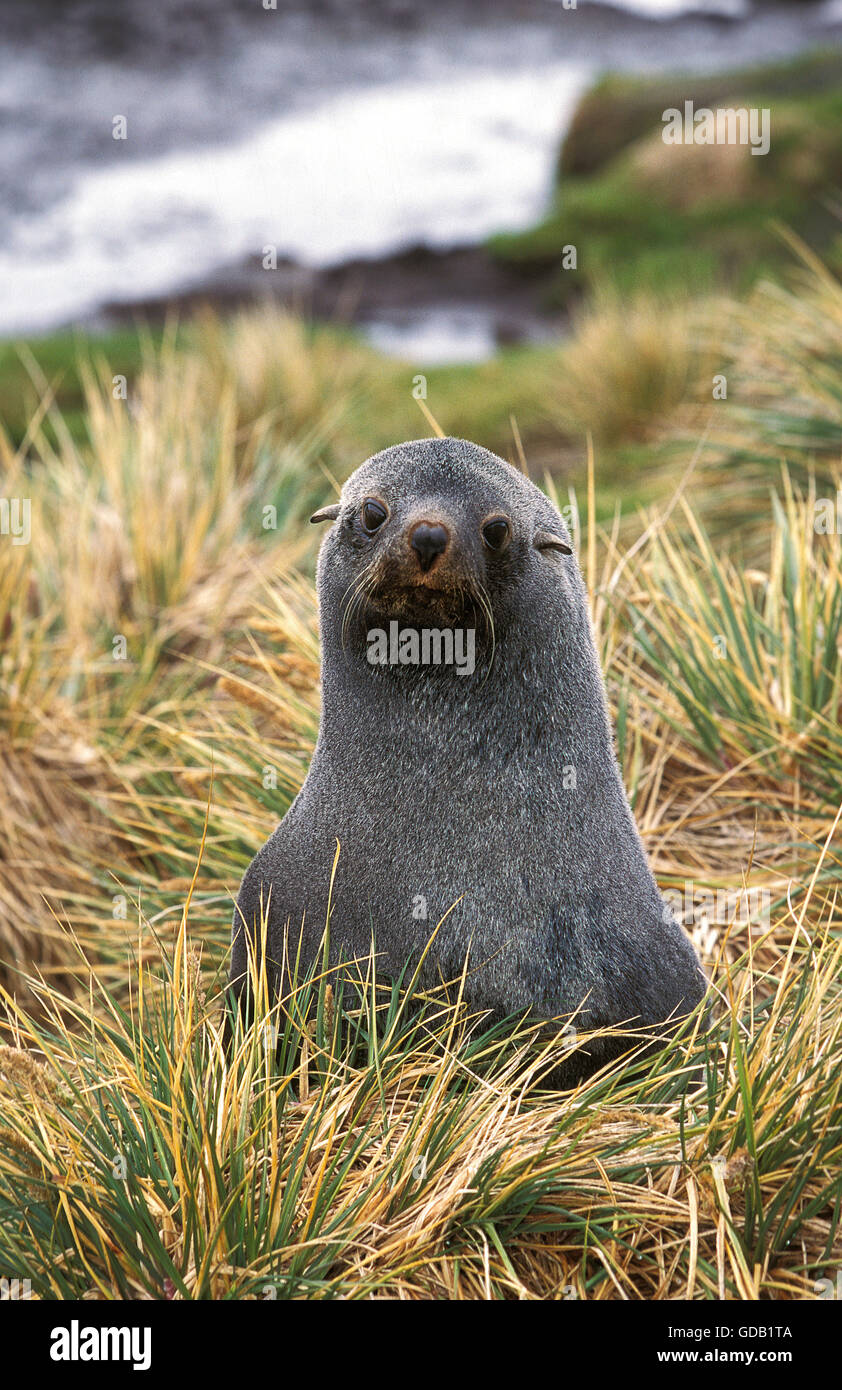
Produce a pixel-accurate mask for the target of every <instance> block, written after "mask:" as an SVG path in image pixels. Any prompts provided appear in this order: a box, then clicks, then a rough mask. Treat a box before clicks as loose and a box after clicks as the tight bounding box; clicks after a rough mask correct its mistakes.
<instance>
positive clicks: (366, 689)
mask: <svg viewBox="0 0 842 1390" xmlns="http://www.w3.org/2000/svg"><path fill="white" fill-rule="evenodd" d="M313 520H314V521H323V522H327V523H330V529H329V531H328V532H327V534H326V536H325V539H324V541H323V543H322V547H321V550H320V553H319V563H318V594H319V625H320V636H321V646H322V690H323V705H322V717H321V724H320V728H319V737H318V741H317V744H316V749H315V752H314V755H313V760H312V762H311V765H310V770H309V772H308V774H307V778H306V780H305V782H304V785H303V786H302V788H301V791H300V792H299V794H298V796H297V797H296V799H295V801H294V802H293V804H292V806H291V807H290V809H289V811H288V812H287V814H286V816H285V817H284V819H283V820H282V822H281V824H280V825H279V826H278V828H277V830H276V831H275V832H274V834H273V835H272V836H271V838H270V839H269V840H268V841H267V842H266V844H265V845H264V846H263V848H262V849H261V850H260V851H259V853H258V854H257V855H256V856H255V858H254V860H253V861H252V863H251V865H250V866H249V869H248V870H247V872H246V875H245V877H244V879H243V883H242V886H241V888H240V894H239V898H238V902H237V909H236V912H235V914H234V927H233V955H232V984H233V986H234V988H235V990H236V991H237V992H238V993H240V994H241V995H243V996H245V995H247V990H248V950H249V943H251V950H252V951H254V950H255V949H256V948H257V943H258V942H259V940H260V924H261V912H262V913H263V916H264V917H265V919H266V943H267V944H266V950H267V956H268V957H269V959H270V961H271V963H272V964H273V967H274V968H275V969H276V970H277V971H278V972H279V976H278V978H279V979H280V980H281V981H283V962H284V960H285V959H288V958H289V957H290V956H292V957H293V958H294V957H295V955H296V952H297V951H298V949H299V942H300V957H299V959H300V962H301V963H302V964H303V965H305V966H306V965H308V964H309V963H311V962H312V961H314V960H316V959H318V960H320V959H321V950H322V941H323V932H324V927H325V921H326V917H327V912H328V895H329V890H330V880H331V870H332V866H333V861H334V855H335V852H336V843H337V841H338V842H339V844H340V847H341V848H340V854H339V860H338V863H337V866H336V873H335V880H334V884H333V891H332V896H331V897H330V956H331V960H332V961H336V960H338V959H339V958H340V956H344V958H345V959H348V958H352V957H364V958H365V957H368V955H369V953H370V950H371V946H372V938H373V940H374V946H375V950H376V952H377V961H378V967H379V968H380V969H381V971H382V973H383V974H384V975H392V976H397V975H399V974H400V973H401V971H402V970H403V969H404V967H405V966H406V964H407V962H410V963H413V962H417V961H418V960H419V959H420V957H421V955H422V952H423V951H424V949H425V947H426V946H427V943H428V941H429V938H430V936H431V934H432V933H433V931H434V929H435V928H436V926H437V925H438V924H439V923H441V924H442V925H441V926H440V928H439V931H438V933H437V935H436V938H435V942H434V945H433V947H432V949H431V950H430V952H429V953H428V955H427V957H426V958H425V962H424V966H423V968H422V979H423V980H426V981H428V982H435V981H436V980H439V979H442V978H444V979H453V978H456V977H458V976H459V975H460V974H461V973H462V970H463V967H464V964H465V959H466V956H467V957H468V960H469V972H468V975H467V980H466V985H465V998H466V1000H467V1002H468V1004H469V1005H470V1006H471V1007H473V1008H475V1009H484V1010H488V1011H490V1013H491V1014H492V1015H494V1016H495V1017H501V1016H504V1015H506V1014H510V1013H515V1012H518V1011H524V1010H529V1011H530V1012H531V1013H532V1014H533V1015H534V1016H535V1017H538V1018H547V1019H550V1018H557V1017H559V1016H569V1015H571V1014H575V1015H576V1021H577V1027H579V1028H580V1029H594V1028H599V1027H603V1026H606V1025H607V1026H614V1027H616V1026H618V1025H621V1024H630V1025H631V1027H632V1028H634V1029H635V1030H637V1031H640V1030H646V1031H655V1030H662V1029H663V1028H664V1027H665V1026H669V1025H671V1024H674V1023H675V1021H676V1020H678V1019H679V1018H681V1017H682V1016H684V1015H686V1014H687V1013H688V1012H689V1011H690V1010H691V1009H692V1008H693V1007H694V1006H695V1004H696V1003H697V1002H698V1001H699V999H700V998H701V997H702V995H703V993H704V989H705V980H704V976H703V974H702V971H701V968H700V966H699V962H698V959H697V957H696V954H695V952H694V950H693V948H692V946H691V944H690V942H689V940H688V938H687V937H686V936H685V934H684V933H683V932H682V930H681V928H680V927H679V926H678V924H677V923H676V922H675V920H674V919H673V917H672V916H671V914H670V912H669V909H668V907H667V906H666V904H665V902H664V900H663V899H662V897H661V895H660V893H659V891H658V888H657V886H656V884H655V881H654V878H653V876H652V873H651V871H650V869H649V865H648V863H647V860H646V856H645V853H644V850H643V846H642V843H641V841H640V837H639V835H638V832H637V828H636V826H635V823H634V820H633V817H632V814H631V810H630V808H629V804H628V801H627V799H626V795H625V792H624V789H623V785H622V781H621V777H620V771H619V768H618V765H617V760H616V757H615V754H614V747H613V739H612V734H611V729H610V725H609V720H608V714H607V704H606V699H605V692H604V686H603V681H602V675H601V672H600V668H599V661H598V657H597V652H596V648H595V646H594V642H593V637H592V634H591V627H590V618H589V614H588V606H587V596H586V593H585V588H584V584H583V582H582V578H581V575H580V572H579V568H578V564H577V562H576V558H575V556H574V555H573V553H572V546H571V541H570V536H569V534H568V531H567V528H566V526H565V524H564V521H563V519H562V517H561V515H560V514H559V512H558V511H557V510H556V508H555V507H554V506H553V505H552V503H551V502H550V501H549V499H548V498H547V497H546V496H545V495H544V494H543V493H542V492H541V491H540V490H539V489H538V488H536V487H535V486H534V485H533V484H532V483H530V482H529V481H528V479H526V478H524V477H523V476H522V475H521V474H520V473H518V472H517V471H516V470H515V469H514V468H512V467H511V466H510V465H509V464H507V463H505V462H504V461H503V460H502V459H499V458H497V457H496V455H494V454H491V453H489V452H488V451H487V450H485V449H482V448H480V447H478V446H477V445H475V444H470V443H467V442H466V441H464V440H458V439H433V440H418V441H413V442H410V443H406V444H400V445H397V446H395V447H394V448H391V449H386V450H385V451H384V452H382V453H380V454H376V455H375V456H374V457H373V458H371V459H369V460H368V461H367V462H366V463H364V464H363V465H362V466H361V467H360V468H358V469H357V471H356V472H355V473H354V474H353V475H352V476H351V477H350V478H349V480H348V482H347V483H346V484H345V486H344V488H343V489H342V494H341V499H340V501H339V502H338V503H336V504H335V505H333V506H330V507H326V508H324V509H323V510H322V511H320V512H317V513H316V515H315V516H314V517H313ZM280 987H281V988H283V984H281V986H280ZM628 1045H629V1044H628V1043H626V1044H625V1046H628ZM623 1046H624V1044H623V1043H622V1039H616V1040H612V1041H611V1042H608V1043H607V1042H605V1041H604V1040H602V1041H600V1042H599V1043H594V1044H590V1045H588V1062H587V1065H588V1066H589V1067H590V1068H592V1067H595V1066H597V1065H598V1064H599V1063H600V1062H602V1061H603V1060H605V1059H606V1058H607V1057H608V1056H610V1055H613V1054H614V1053H616V1052H617V1051H619V1050H622V1047H623Z"/></svg>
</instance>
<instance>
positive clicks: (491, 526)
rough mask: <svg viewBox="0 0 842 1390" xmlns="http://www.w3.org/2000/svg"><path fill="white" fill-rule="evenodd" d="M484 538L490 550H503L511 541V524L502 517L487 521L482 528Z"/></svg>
mask: <svg viewBox="0 0 842 1390" xmlns="http://www.w3.org/2000/svg"><path fill="white" fill-rule="evenodd" d="M482 538H483V540H484V541H485V543H486V545H487V546H488V549H489V550H502V549H503V546H504V545H505V544H506V541H507V540H508V539H509V523H508V521H504V520H503V518H502V517H501V516H496V517H494V519H493V521H487V522H486V523H485V525H484V526H483V528H482Z"/></svg>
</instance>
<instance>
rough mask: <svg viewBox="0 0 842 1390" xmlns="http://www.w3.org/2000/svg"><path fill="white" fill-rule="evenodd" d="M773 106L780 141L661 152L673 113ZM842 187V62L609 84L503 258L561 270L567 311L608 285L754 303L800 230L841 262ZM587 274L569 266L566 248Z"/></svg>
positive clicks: (822, 60) (577, 125) (601, 87)
mask: <svg viewBox="0 0 842 1390" xmlns="http://www.w3.org/2000/svg"><path fill="white" fill-rule="evenodd" d="M685 101H692V103H693V106H694V109H695V110H699V109H700V108H703V107H704V108H707V109H715V108H716V107H717V106H721V107H740V106H746V107H759V108H761V109H762V108H763V107H768V108H769V110H770V113H771V116H770V119H771V144H770V148H769V152H768V154H765V155H763V156H755V155H752V154H751V150H750V148H749V146H747V145H746V146H734V145H688V146H682V145H670V146H666V145H664V143H663V138H662V137H663V130H664V126H663V122H662V119H661V118H662V114H663V112H664V111H665V110H667V109H669V108H677V109H678V110H680V111H683V110H684V103H685ZM840 184H842V54H840V53H839V52H838V51H832V52H830V53H818V54H816V55H814V56H812V57H806V58H800V59H797V60H795V61H794V62H791V63H787V64H782V65H780V66H777V67H768V68H760V69H754V70H749V71H747V72H743V73H732V74H728V75H727V76H725V77H710V76H704V75H698V74H696V75H692V76H690V75H688V76H686V77H683V78H674V79H670V80H665V79H653V80H644V79H633V78H626V77H616V76H611V77H606V78H604V79H603V80H602V81H601V82H600V83H598V84H597V85H596V86H595V87H594V88H593V89H592V90H591V91H590V92H589V93H588V95H587V96H586V97H585V98H584V100H583V101H582V103H581V104H580V106H579V109H578V111H577V113H576V117H575V119H574V121H573V124H572V127H571V130H570V132H569V134H568V136H567V139H566V141H565V144H564V148H563V152H562V156H561V160H560V179H559V185H558V188H557V191H556V194H555V197H554V200H553V204H552V206H551V208H550V210H549V211H548V213H547V215H546V216H545V217H544V218H543V219H542V220H541V222H540V223H539V224H538V225H537V226H536V227H534V228H532V229H530V230H529V231H527V232H524V233H520V234H516V235H507V236H498V237H495V238H494V240H493V241H492V243H491V246H492V249H493V251H494V252H495V254H496V255H497V256H499V257H500V258H501V259H503V260H505V261H507V262H508V263H510V264H514V265H517V266H520V267H522V268H523V271H524V273H528V274H535V273H538V272H542V273H547V272H554V278H553V280H552V292H551V298H552V299H553V300H554V301H555V302H556V303H565V302H568V301H569V300H570V299H571V298H575V297H579V296H581V294H582V291H583V289H584V288H591V287H593V286H594V285H600V284H603V285H605V284H607V285H611V286H613V287H614V288H615V289H616V290H619V291H621V292H623V293H626V292H629V291H637V292H639V291H640V290H642V289H648V290H653V291H658V292H670V291H672V292H674V291H676V290H683V291H685V292H690V293H693V294H698V293H702V292H705V291H708V290H710V289H712V288H715V287H717V286H721V285H723V284H727V285H728V286H729V287H730V288H731V289H732V290H735V291H738V292H742V291H744V290H746V289H748V288H749V287H750V286H751V285H753V284H755V283H756V282H757V281H758V280H760V279H761V278H763V276H764V275H767V274H770V273H772V274H775V273H780V271H781V268H782V267H783V266H785V265H786V262H787V250H786V247H785V246H784V245H783V243H782V241H781V239H780V237H779V235H778V233H777V231H776V224H780V223H783V224H785V225H786V226H787V227H789V228H791V229H792V230H794V231H796V232H797V233H798V234H799V235H800V236H802V237H803V238H804V240H806V241H807V243H808V244H809V245H810V246H812V247H813V248H815V249H817V250H819V251H821V252H822V253H823V254H824V256H825V258H826V259H827V260H828V262H829V263H830V264H831V265H834V266H835V265H836V264H837V263H839V262H838V257H839V255H840V245H842V243H840V238H839V231H840V227H839V219H838V213H837V210H836V209H835V207H834V206H833V199H832V197H829V196H828V195H829V194H830V193H831V191H832V190H833V189H834V188H838V187H839V186H840ZM567 245H572V246H575V247H576V248H577V267H576V269H575V270H573V269H567V270H565V269H563V268H562V265H561V261H562V252H563V248H564V247H565V246H567Z"/></svg>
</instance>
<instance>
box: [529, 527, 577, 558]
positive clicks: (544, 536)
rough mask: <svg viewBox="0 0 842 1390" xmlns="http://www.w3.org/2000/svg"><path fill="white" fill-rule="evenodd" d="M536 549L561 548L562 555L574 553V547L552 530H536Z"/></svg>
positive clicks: (534, 543)
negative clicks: (555, 534)
mask: <svg viewBox="0 0 842 1390" xmlns="http://www.w3.org/2000/svg"><path fill="white" fill-rule="evenodd" d="M532 544H533V545H534V547H535V549H536V550H560V551H561V553H562V555H572V554H573V547H572V546H569V545H568V544H567V541H563V540H562V539H561V536H554V535H553V534H552V532H551V531H536V532H535V539H534V541H533V542H532Z"/></svg>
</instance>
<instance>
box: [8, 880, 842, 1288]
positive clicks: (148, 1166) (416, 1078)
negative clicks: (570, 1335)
mask: <svg viewBox="0 0 842 1390" xmlns="http://www.w3.org/2000/svg"><path fill="white" fill-rule="evenodd" d="M188 914H189V898H188V901H187V903H186V904H185V909H184V913H183V915H182V918H181V921H180V923H178V924H177V925H176V928H175V931H174V933H173V931H169V932H168V933H166V940H167V942H168V944H165V943H164V942H162V944H161V948H160V953H159V957H158V960H157V962H156V965H155V967H154V969H151V970H150V969H149V968H147V967H141V966H139V965H138V964H137V963H135V964H133V965H132V966H131V967H130V972H129V973H130V979H131V998H130V1002H129V1003H128V1005H127V1006H125V1007H124V1006H121V1005H119V1004H116V1003H115V1001H114V1000H113V998H112V997H111V995H110V993H109V992H108V991H106V990H104V989H102V987H101V986H98V985H97V983H96V981H95V979H94V977H93V976H92V977H91V988H92V992H93V996H92V997H93V1004H94V1007H93V1009H91V1000H90V999H87V1000H86V999H85V998H84V997H82V998H80V999H79V1001H78V1002H77V1003H76V1004H74V1005H71V1006H70V1007H69V1001H68V1000H67V999H66V998H59V997H58V996H57V995H56V993H55V991H54V990H53V989H52V987H50V986H43V987H42V988H41V990H40V991H39V993H40V1002H41V1006H42V1016H43V1020H42V1021H35V1020H34V1019H32V1018H31V1017H28V1016H27V1015H26V1014H24V1013H23V1012H22V1011H21V1010H20V1009H16V1008H14V1007H13V1005H12V1003H11V1000H10V999H9V997H8V996H6V1011H7V1021H6V1024H5V1027H4V1033H5V1035H6V1038H7V1039H8V1042H7V1043H6V1045H5V1046H3V1047H2V1048H0V1085H1V1086H2V1091H3V1110H2V1116H3V1118H2V1134H3V1144H2V1147H1V1148H0V1215H2V1220H1V1221H0V1231H2V1234H0V1261H1V1262H2V1264H3V1266H4V1268H8V1269H10V1270H13V1271H14V1272H15V1273H16V1274H18V1275H19V1276H20V1277H27V1278H29V1279H31V1281H32V1286H33V1290H34V1292H35V1293H36V1294H37V1295H38V1296H41V1297H62V1298H67V1297H77V1298H78V1297H82V1298H110V1297H115V1296H116V1297H141V1298H144V1297H147V1298H148V1297H151V1298H207V1297H213V1298H225V1297H238V1298H243V1297H245V1298H248V1297H262V1298H266V1297H307V1298H313V1297H318V1298H323V1297H326V1298H331V1297H344V1298H367V1297H378V1296H383V1295H386V1296H389V1297H401V1298H419V1297H420V1298H565V1299H573V1298H591V1299H599V1298H616V1297H622V1298H685V1297H691V1298H724V1297H735V1298H757V1297H761V1296H763V1297H777V1298H781V1297H805V1296H810V1294H811V1293H812V1292H813V1286H814V1283H815V1280H816V1279H817V1278H819V1277H824V1276H825V1274H826V1272H827V1271H828V1270H830V1271H832V1270H834V1269H835V1268H836V1267H837V1266H838V1264H839V1263H840V1262H842V1237H840V1233H839V1231H838V1215H839V1198H840V1192H839V1163H840V1159H842V1129H841V1128H840V1118H842V1097H840V1088H842V1075H840V1071H839V1068H838V1065H837V1062H838V1048H839V1045H840V1029H842V1000H840V994H839V990H838V970H839V964H840V952H842V945H840V943H839V941H838V940H834V939H833V935H832V933H830V932H829V930H828V921H829V919H828V915H827V910H826V905H823V904H822V901H821V896H820V894H819V893H818V892H817V891H816V890H815V889H814V890H813V892H812V893H811V894H810V895H809V898H808V900H807V901H805V904H804V906H803V908H802V910H801V911H800V913H799V914H798V915H797V917H796V916H794V915H793V914H787V915H786V917H785V918H784V919H783V920H781V921H780V922H777V923H776V924H775V926H774V931H775V932H776V933H778V935H779V937H780V939H781V940H785V941H787V942H788V946H787V950H786V956H785V960H784V962H783V966H782V968H781V969H779V970H778V971H777V972H776V973H774V974H772V973H770V972H768V971H767V970H765V969H763V968H762V967H761V966H759V964H758V959H757V956H756V954H755V953H754V951H753V949H752V946H751V944H749V946H748V948H747V950H746V951H744V952H742V953H741V954H740V956H739V957H738V959H737V960H736V961H735V962H734V963H733V965H731V966H729V967H727V968H726V967H724V966H722V965H721V963H720V968H719V969H718V970H717V971H716V973H715V989H716V993H717V995H718V996H719V998H720V1000H721V1004H720V1013H719V1018H718V1019H717V1021H716V1023H715V1024H714V1025H713V1027H712V1029H711V1030H710V1032H708V1033H705V1032H704V1031H703V1030H702V1029H701V1028H700V1027H699V1026H698V1022H697V1027H696V1028H695V1029H692V1030H689V1032H685V1035H684V1036H683V1037H682V1038H681V1039H679V1040H677V1041H675V1042H673V1043H672V1044H671V1046H670V1047H669V1049H668V1050H667V1052H666V1054H665V1055H663V1056H662V1057H661V1058H660V1059H659V1061H658V1063H657V1064H656V1065H654V1066H652V1065H650V1066H649V1067H648V1068H647V1069H644V1070H643V1071H641V1070H640V1069H638V1071H637V1072H635V1071H629V1070H625V1071H622V1070H620V1069H618V1068H616V1067H615V1068H613V1069H606V1070H605V1071H603V1072H602V1073H600V1074H599V1075H597V1077H595V1078H594V1079H592V1080H591V1081H590V1082H589V1083H587V1084H586V1085H583V1086H580V1087H579V1088H578V1089H576V1090H574V1091H570V1092H567V1093H564V1094H563V1095H559V1094H557V1093H554V1092H552V1091H550V1092H548V1091H547V1090H545V1089H543V1088H542V1084H541V1083H542V1079H543V1078H544V1077H545V1076H546V1072H547V1069H548V1065H549V1064H551V1063H552V1061H553V1059H554V1058H555V1059H557V1058H558V1056H559V1055H563V1054H564V1046H563V1040H562V1045H561V1046H559V1043H558V1042H557V1041H556V1042H549V1043H547V1042H546V1041H543V1042H542V1041H539V1040H537V1039H536V1038H535V1037H534V1035H533V1034H532V1032H531V1031H530V1030H529V1029H528V1028H527V1027H526V1026H525V1025H523V1024H520V1025H518V1024H517V1023H516V1022H514V1023H513V1024H512V1025H511V1026H509V1027H506V1026H505V1025H498V1026H497V1027H496V1028H495V1029H486V1030H485V1031H482V1025H481V1021H480V1022H477V1021H476V1020H474V1021H473V1026H471V1020H469V1019H468V1018H467V1017H466V1016H465V1013H464V1010H463V1009H462V1007H461V1006H460V1005H459V1002H458V998H457V999H456V1000H455V1001H454V1000H446V999H444V998H443V997H437V996H435V995H434V996H427V997H426V998H425V999H423V1000H413V999H412V997H411V996H407V995H406V994H403V995H399V993H398V991H397V990H394V991H392V992H391V993H389V992H388V991H386V992H385V997H383V998H378V996H377V995H376V994H375V993H374V991H373V989H372V988H371V986H370V985H369V983H368V980H369V979H370V970H369V971H366V969H365V963H362V965H361V973H360V976H359V980H360V984H359V992H358V994H357V995H356V996H355V997H354V998H352V999H351V1000H350V1001H349V1000H348V996H347V994H346V995H345V996H343V1000H344V1009H343V1010H340V1008H339V1007H338V1005H337V1004H336V1003H335V1000H334V996H333V991H332V986H331V985H330V984H329V983H328V982H327V981H326V980H325V979H324V978H321V979H320V980H319V979H316V980H313V979H312V978H311V979H308V980H306V981H304V982H303V984H302V987H301V989H300V991H299V994H298V996H297V998H296V1001H295V1004H294V1006H291V1007H290V1008H289V1009H288V1011H285V1013H284V1014H283V1015H282V1016H280V1017H277V1018H276V1019H275V1020H273V1023H274V1026H272V1024H269V1025H267V1023H266V1021H265V1020H263V1019H259V1020H258V1022H257V1023H256V1024H254V1025H252V1027H251V1028H250V1029H249V1030H247V1031H246V1032H245V1033H243V1032H242V1030H239V1029H238V1031H237V1034H236V1037H235V1042H234V1046H233V1047H232V1048H231V1050H230V1051H229V1052H226V1051H225V1049H224V1048H223V1046H222V1039H221V1026H220V1011H219V1003H218V992H217V981H216V979H215V978H208V977H207V976H206V974H205V971H204V970H203V961H202V958H201V955H200V950H199V949H198V948H197V947H196V945H195V944H191V936H190V931H189V915H188ZM258 990H259V982H258ZM311 998H312V999H313V1001H314V1003H316V1004H317V1007H316V1008H315V1010H313V1011H311V1010H310V1009H309V1001H310V999H311ZM68 1012H69V1017H68ZM308 1012H313V1013H314V1017H313V1022H312V1023H311V1024H309V1025H308V1024H307V1023H306V1022H305V1021H304V1020H305V1018H306V1016H307V1014H308ZM582 1042H583V1045H584V1046H587V1039H586V1038H585V1039H583V1040H582ZM276 1043H277V1050H276V1047H275V1044H276Z"/></svg>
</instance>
